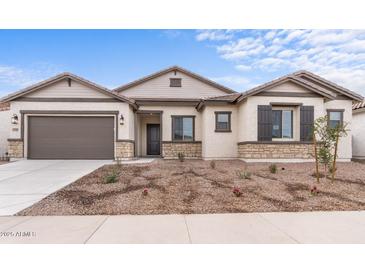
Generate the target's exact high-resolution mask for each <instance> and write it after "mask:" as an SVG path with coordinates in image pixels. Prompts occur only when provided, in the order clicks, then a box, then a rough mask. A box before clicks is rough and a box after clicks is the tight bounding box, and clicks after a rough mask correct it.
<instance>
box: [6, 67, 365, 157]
mask: <svg viewBox="0 0 365 274" xmlns="http://www.w3.org/2000/svg"><path fill="white" fill-rule="evenodd" d="M361 100H363V98H362V96H360V95H359V94H356V93H355V92H352V91H350V90H348V89H346V88H344V87H341V86H339V85H336V84H334V83H332V82H330V81H328V80H326V79H323V78H321V77H320V76H318V75H315V74H313V73H310V72H308V71H298V72H295V73H292V74H289V75H286V76H284V77H281V78H279V79H276V80H273V81H271V82H268V83H266V84H263V85H260V86H258V87H255V88H253V89H251V90H248V91H246V92H243V93H238V92H235V91H234V90H231V89H229V88H227V87H224V86H222V85H220V84H218V83H216V82H213V81H211V80H209V79H207V78H205V77H202V76H200V75H197V74H195V73H193V72H190V71H188V70H186V69H183V68H181V67H178V66H173V67H170V68H167V69H164V70H161V71H159V72H156V73H153V74H151V75H148V76H146V77H143V78H141V79H139V80H136V81H133V82H131V83H128V84H126V85H123V86H121V87H118V88H116V89H114V90H109V89H107V88H105V87H102V86H100V85H98V84H95V83H93V82H91V81H88V80H86V79H84V78H81V77H79V76H76V75H74V74H71V73H62V74H60V75H57V76H55V77H52V78H50V79H48V80H45V81H43V82H40V83H38V84H36V85H33V86H31V87H28V88H25V89H23V90H20V91H19V92H16V93H13V94H10V95H9V96H7V97H5V98H3V99H2V101H3V102H9V103H10V113H11V119H10V120H9V121H5V123H10V127H9V130H10V132H9V139H8V151H9V154H10V156H11V157H12V158H14V159H15V158H28V159H117V158H120V159H129V158H135V157H163V158H166V159H171V158H177V157H178V154H179V153H183V154H184V156H185V157H186V158H202V159H232V158H239V159H243V160H245V161H313V144H312V134H311V127H312V125H313V121H314V120H315V119H316V118H318V117H320V116H324V115H326V114H328V115H329V119H331V120H333V122H334V123H336V122H340V121H345V122H348V123H349V125H350V127H351V126H352V104H353V103H354V102H357V101H361ZM351 148H352V144H351V134H350V135H349V136H347V137H345V138H343V139H342V140H341V142H340V146H339V158H340V160H342V161H349V160H350V159H351V158H352V149H351Z"/></svg>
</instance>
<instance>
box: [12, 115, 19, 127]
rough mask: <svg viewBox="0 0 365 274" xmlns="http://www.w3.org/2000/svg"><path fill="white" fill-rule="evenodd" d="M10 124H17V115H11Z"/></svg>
mask: <svg viewBox="0 0 365 274" xmlns="http://www.w3.org/2000/svg"><path fill="white" fill-rule="evenodd" d="M11 123H12V124H13V125H17V124H18V123H19V118H18V115H16V114H13V116H12V117H11Z"/></svg>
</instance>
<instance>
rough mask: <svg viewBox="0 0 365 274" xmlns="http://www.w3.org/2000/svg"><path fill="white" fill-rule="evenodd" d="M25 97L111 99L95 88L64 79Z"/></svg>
mask: <svg viewBox="0 0 365 274" xmlns="http://www.w3.org/2000/svg"><path fill="white" fill-rule="evenodd" d="M24 97H29V98H111V97H110V96H108V95H105V94H103V93H101V92H99V91H97V90H95V89H93V88H90V87H87V86H85V85H82V84H80V83H78V82H76V81H73V80H72V81H71V86H69V85H68V80H66V79H64V80H62V81H59V82H57V83H54V84H52V85H49V86H47V87H44V88H42V89H39V90H37V91H35V92H32V93H29V94H26V95H25V96H24Z"/></svg>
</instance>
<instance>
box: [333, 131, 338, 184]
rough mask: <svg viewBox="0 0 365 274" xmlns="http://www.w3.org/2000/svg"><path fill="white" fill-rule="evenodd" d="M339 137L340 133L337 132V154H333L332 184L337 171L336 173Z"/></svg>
mask: <svg viewBox="0 0 365 274" xmlns="http://www.w3.org/2000/svg"><path fill="white" fill-rule="evenodd" d="M338 138H339V133H338V132H337V135H336V144H335V155H333V165H332V177H331V183H332V184H333V181H334V180H335V173H336V159H337V147H338Z"/></svg>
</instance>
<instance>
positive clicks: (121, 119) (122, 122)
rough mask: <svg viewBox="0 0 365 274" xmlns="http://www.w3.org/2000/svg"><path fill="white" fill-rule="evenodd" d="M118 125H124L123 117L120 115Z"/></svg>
mask: <svg viewBox="0 0 365 274" xmlns="http://www.w3.org/2000/svg"><path fill="white" fill-rule="evenodd" d="M120 124H121V125H124V116H123V114H121V115H120Z"/></svg>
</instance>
